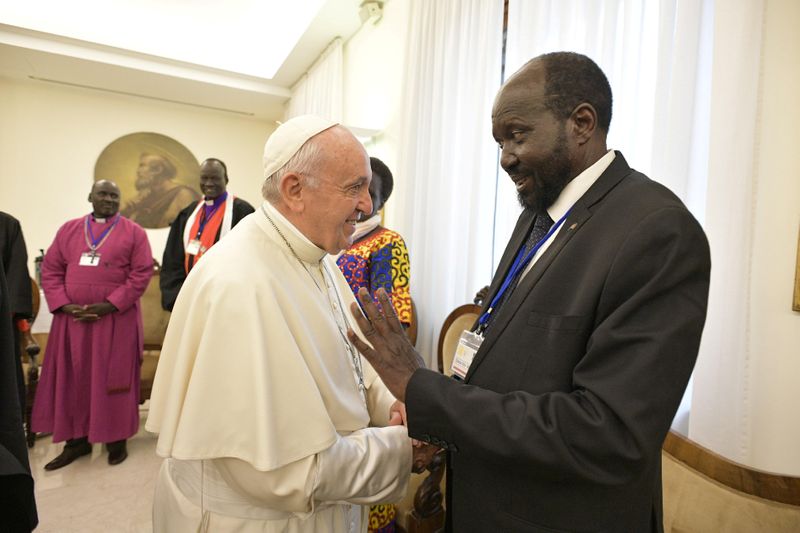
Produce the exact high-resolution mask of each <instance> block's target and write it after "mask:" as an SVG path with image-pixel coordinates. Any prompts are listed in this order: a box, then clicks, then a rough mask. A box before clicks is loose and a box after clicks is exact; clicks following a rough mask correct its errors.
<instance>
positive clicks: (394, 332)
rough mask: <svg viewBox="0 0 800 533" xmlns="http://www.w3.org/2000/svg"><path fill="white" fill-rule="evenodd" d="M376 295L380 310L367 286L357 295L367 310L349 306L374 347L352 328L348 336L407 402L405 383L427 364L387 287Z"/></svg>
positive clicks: (383, 378) (393, 389) (355, 305)
mask: <svg viewBox="0 0 800 533" xmlns="http://www.w3.org/2000/svg"><path fill="white" fill-rule="evenodd" d="M377 295H378V302H380V304H381V309H380V310H378V307H377V306H376V305H375V302H373V301H372V297H371V296H370V295H369V293H368V292H367V290H366V289H364V288H361V289H359V291H358V294H357V295H356V298H358V300H359V301H360V302H361V307H362V308H363V309H364V314H362V313H361V310H360V309H359V308H358V305H357V304H353V305H352V306H351V309H350V311H351V312H352V313H353V317H355V320H356V322H357V323H358V326H359V327H360V328H361V331H363V332H364V336H365V337H366V338H367V340H368V341H369V342H370V343H371V344H372V348H370V347H369V345H368V344H367V343H365V342H363V341H362V340H361V339H360V338H358V335H356V334H355V332H354V331H352V330H350V331H348V332H347V336H348V337H349V338H350V342H352V343H353V345H354V346H355V347H356V348H357V349H358V351H359V352H361V353H362V354H363V355H364V357H366V358H367V361H369V362H370V364H371V365H372V367H373V368H374V369H375V371H376V372H377V373H378V375H379V376H380V377H381V379H382V380H383V382H384V383H385V384H386V387H387V388H388V389H389V392H391V393H392V394H393V395H394V397H395V398H397V399H398V400H400V401H401V402H405V399H406V385H408V380H409V379H411V374H413V373H414V371H415V370H416V369H418V368H425V363H423V362H422V357H420V355H419V354H418V353H417V351H416V350H415V349H414V347H413V346H412V345H411V343H410V342H409V340H408V337H406V334H405V332H404V331H403V326H402V325H401V324H400V320H398V318H397V315H396V314H395V312H394V307H392V302H391V301H390V300H389V295H387V294H386V291H385V290H384V289H378V291H377ZM364 315H366V317H365V316H364Z"/></svg>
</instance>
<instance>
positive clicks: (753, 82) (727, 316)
mask: <svg viewBox="0 0 800 533" xmlns="http://www.w3.org/2000/svg"><path fill="white" fill-rule="evenodd" d="M719 4H720V5H719V6H718V7H716V8H715V9H714V36H713V54H712V61H711V67H710V68H709V72H710V76H711V95H710V98H709V106H708V109H707V111H706V112H707V113H708V115H709V117H710V127H709V129H708V131H707V136H708V150H709V154H708V160H707V166H706V172H707V175H708V183H707V187H708V194H707V198H708V199H707V201H706V218H705V228H706V233H707V234H708V239H709V242H710V243H711V260H712V268H711V294H710V298H709V308H708V319H707V320H706V327H705V331H704V332H703V344H702V346H701V350H700V358H699V359H698V361H697V367H696V368H695V373H694V376H695V377H694V383H695V385H694V394H693V398H692V415H691V417H690V419H689V437H690V438H692V439H693V440H696V441H697V442H699V443H701V444H702V445H704V446H706V447H708V448H711V449H712V450H714V451H715V452H717V453H720V454H722V455H724V456H726V457H729V458H731V459H733V460H735V461H738V462H741V463H745V464H752V463H751V462H750V461H751V459H752V455H751V454H752V446H753V440H754V439H757V438H758V435H755V434H754V433H753V431H752V428H751V424H752V418H753V416H755V415H756V414H757V413H756V412H755V411H756V407H757V405H758V402H759V395H763V394H765V391H758V390H753V387H752V386H751V380H752V379H753V377H752V375H751V372H752V368H753V367H754V366H756V365H757V362H755V361H753V360H754V359H755V358H757V357H758V354H753V353H751V352H750V346H751V339H750V323H751V320H752V319H751V317H750V316H749V309H750V295H751V291H752V290H753V286H752V283H751V279H750V271H751V265H750V257H751V255H752V253H753V226H754V223H755V220H754V218H755V217H754V211H755V197H756V195H755V191H756V189H757V187H756V185H757V184H756V183H755V181H754V179H755V176H756V172H755V155H754V154H755V147H756V142H755V141H756V115H757V111H758V90H759V88H758V84H759V75H760V63H761V43H762V36H761V25H762V21H763V17H764V3H763V1H761V0H750V1H748V2H719ZM721 4H724V5H721ZM786 414H787V416H788V417H792V416H795V417H796V416H797V415H796V411H794V410H792V408H791V406H787V407H786Z"/></svg>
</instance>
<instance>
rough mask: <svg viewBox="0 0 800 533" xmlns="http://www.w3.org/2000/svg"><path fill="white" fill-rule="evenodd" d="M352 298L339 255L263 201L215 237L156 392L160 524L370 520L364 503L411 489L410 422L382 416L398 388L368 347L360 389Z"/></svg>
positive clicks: (222, 527) (167, 343) (223, 526)
mask: <svg viewBox="0 0 800 533" xmlns="http://www.w3.org/2000/svg"><path fill="white" fill-rule="evenodd" d="M270 220H271V221H272V222H270ZM273 223H274V224H275V226H273ZM276 228H277V229H276ZM278 230H279V231H278ZM287 244H288V246H287ZM290 247H291V249H290ZM291 250H294V253H292V251H291ZM295 255H296V257H295ZM353 301H355V300H354V298H353V296H352V293H351V292H350V289H349V287H348V285H347V282H346V281H345V279H344V277H343V276H342V274H341V272H340V271H339V269H338V268H337V267H336V264H335V263H334V262H333V261H332V259H331V257H330V256H328V255H327V254H326V253H325V251H324V250H322V249H320V248H318V247H317V246H315V245H314V244H312V243H311V242H310V241H309V240H308V239H306V238H305V237H304V236H303V235H302V234H301V233H300V232H299V231H298V230H297V229H296V228H295V227H294V226H292V225H291V223H289V222H288V221H287V220H286V219H285V218H284V217H283V216H281V215H280V213H278V211H277V210H276V209H275V208H273V207H272V206H271V205H270V204H269V203H267V202H265V203H264V205H263V207H262V209H260V210H257V211H256V212H255V213H253V214H252V215H250V216H248V217H246V218H245V219H244V220H242V222H240V223H239V224H238V225H237V226H236V227H234V228H233V229H232V230H231V232H230V233H229V234H228V236H227V237H226V238H225V239H224V240H222V241H220V242H219V243H218V244H216V245H215V246H214V247H213V248H212V249H211V250H209V252H208V253H207V254H206V255H205V256H204V257H203V261H201V262H200V263H198V265H197V266H196V267H195V268H194V269H193V270H192V272H191V274H190V275H189V277H188V279H187V280H186V283H185V284H184V286H183V288H182V289H181V292H180V295H179V296H178V300H177V302H176V305H175V309H174V311H173V313H172V317H171V319H170V323H169V328H168V330H167V335H166V338H165V340H164V347H163V350H162V352H161V358H160V361H159V365H158V371H157V373H156V377H155V383H154V386H153V394H152V397H151V400H150V414H149V417H148V420H147V424H146V428H147V429H148V430H149V431H153V432H157V433H159V439H158V446H157V453H158V454H159V455H161V456H163V457H165V458H166V460H165V461H164V464H163V465H162V467H161V471H160V474H159V478H158V481H157V486H156V493H155V500H154V507H153V515H154V516H153V526H154V531H156V532H178V531H196V530H197V529H198V526H202V527H201V529H207V530H209V531H241V532H249V531H259V532H272V531H281V532H292V533H294V532H306V531H308V532H312V531H315V532H321V531H326V532H327V531H330V532H334V533H337V532H343V531H366V527H367V522H366V511H367V508H366V507H362V505H364V504H370V503H378V502H391V501H396V500H398V499H400V498H401V497H402V494H403V493H404V492H405V490H406V486H407V483H408V477H409V472H410V470H411V455H412V454H411V444H410V441H409V439H408V436H407V432H406V429H405V428H404V427H402V426H394V427H375V426H383V425H385V424H386V423H387V422H388V418H389V407H390V405H391V404H392V402H393V401H394V398H393V397H392V396H391V394H390V393H389V392H388V390H387V389H386V387H385V386H384V385H383V383H382V382H381V380H380V378H378V377H377V375H376V374H375V372H374V370H373V369H372V368H371V367H370V366H369V363H368V362H367V361H366V360H364V361H363V363H362V364H363V375H364V383H365V385H366V400H365V399H364V396H362V394H361V392H360V391H359V387H358V372H357V371H356V369H355V368H356V364H355V361H354V360H353V357H352V354H351V353H350V351H349V350H348V348H347V345H346V338H345V337H343V331H342V330H345V329H346V328H347V327H348V326H350V327H353V328H354V329H356V331H358V330H357V326H356V324H355V322H354V321H353V320H352V318H351V317H350V315H349V313H350V311H349V307H350V303H351V302H353ZM359 334H360V332H359ZM354 353H356V354H357V352H354Z"/></svg>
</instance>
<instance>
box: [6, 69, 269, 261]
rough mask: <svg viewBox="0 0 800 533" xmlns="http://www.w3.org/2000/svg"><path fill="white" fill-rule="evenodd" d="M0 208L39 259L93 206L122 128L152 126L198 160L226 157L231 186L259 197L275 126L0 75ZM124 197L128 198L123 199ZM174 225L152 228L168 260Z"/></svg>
mask: <svg viewBox="0 0 800 533" xmlns="http://www.w3.org/2000/svg"><path fill="white" fill-rule="evenodd" d="M0 117H2V120H1V121H0V161H2V162H3V164H2V169H3V170H2V173H0V191H2V193H0V210H2V211H6V212H8V213H10V214H11V215H13V216H15V217H16V218H18V219H19V220H20V222H21V223H22V229H23V232H24V234H25V240H26V243H27V245H28V255H29V259H30V261H31V263H30V272H31V274H33V263H32V261H33V258H34V257H35V256H36V255H38V253H39V252H38V250H39V249H40V248H45V249H46V248H47V247H48V246H49V245H50V243H51V242H52V240H53V237H54V236H55V232H56V230H57V229H58V227H59V226H60V225H61V224H63V223H64V222H65V221H66V220H68V219H70V218H75V217H78V216H81V215H83V214H85V213H88V212H89V211H90V209H91V207H90V205H89V203H88V202H87V195H88V193H89V189H90V188H91V185H92V182H93V175H94V165H95V162H96V160H97V157H98V156H99V155H100V152H101V151H102V150H103V149H104V148H105V147H106V146H107V145H108V144H109V143H110V142H112V141H114V140H115V139H117V138H118V137H121V136H123V135H126V134H129V133H134V132H139V131H151V132H156V133H161V134H164V135H167V136H169V137H172V138H174V139H175V140H177V141H179V142H180V143H182V144H183V145H184V146H186V147H187V148H188V149H189V150H190V151H192V153H193V154H194V155H195V157H196V158H197V159H198V161H202V160H203V159H205V158H206V157H217V158H219V159H222V160H223V161H225V163H226V164H227V166H228V172H229V175H230V179H231V181H230V184H229V190H230V191H231V192H232V193H233V194H236V195H238V196H241V197H242V198H244V199H246V200H247V201H249V202H250V203H253V204H254V205H257V204H256V203H260V188H261V180H262V171H261V153H262V150H263V146H264V141H265V140H266V138H267V136H268V134H269V133H271V132H272V131H273V130H274V125H272V124H268V123H266V122H263V121H258V120H254V119H252V118H249V117H242V116H240V115H236V114H232V113H225V112H222V111H213V110H207V109H202V108H197V107H193V106H188V105H180V104H172V103H167V102H159V101H154V100H149V99H144V98H137V97H132V96H124V95H116V94H111V93H106V92H102V91H94V90H89V89H81V88H73V87H65V86H61V85H55V84H49V83H44V82H34V81H23V80H16V79H15V80H12V79H6V78H0ZM123 203H124V199H123ZM167 231H168V230H166V229H164V230H150V231H148V235H149V236H150V239H151V246H152V248H153V255H154V256H155V257H156V258H158V259H159V260H160V259H161V253H162V250H163V246H164V244H163V243H164V242H165V241H166V233H167Z"/></svg>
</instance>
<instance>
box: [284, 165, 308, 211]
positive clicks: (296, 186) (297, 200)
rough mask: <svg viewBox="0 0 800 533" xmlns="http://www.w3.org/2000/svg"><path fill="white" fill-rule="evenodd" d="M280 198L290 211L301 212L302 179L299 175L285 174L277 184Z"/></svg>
mask: <svg viewBox="0 0 800 533" xmlns="http://www.w3.org/2000/svg"><path fill="white" fill-rule="evenodd" d="M278 190H279V191H280V193H281V198H283V202H284V203H285V204H286V206H287V207H289V209H291V210H292V211H302V210H303V179H302V178H301V177H300V175H299V174H295V173H294V172H287V173H286V174H284V175H283V176H281V179H280V182H279V183H278Z"/></svg>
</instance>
